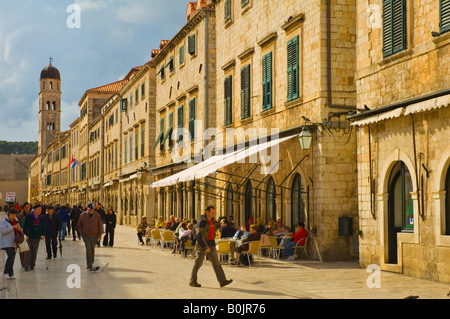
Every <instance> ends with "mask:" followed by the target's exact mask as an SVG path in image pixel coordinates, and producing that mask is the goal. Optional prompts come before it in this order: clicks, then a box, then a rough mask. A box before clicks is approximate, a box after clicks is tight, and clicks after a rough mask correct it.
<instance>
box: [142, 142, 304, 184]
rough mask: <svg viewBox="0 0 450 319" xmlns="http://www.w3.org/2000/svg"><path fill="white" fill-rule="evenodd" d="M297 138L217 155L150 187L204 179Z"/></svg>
mask: <svg viewBox="0 0 450 319" xmlns="http://www.w3.org/2000/svg"><path fill="white" fill-rule="evenodd" d="M297 136H298V134H296V135H292V136H289V137H285V138H281V139H277V140H274V141H270V142H265V143H262V144H257V145H253V146H250V147H248V148H246V149H241V150H238V151H234V152H231V153H225V154H223V155H215V156H213V157H210V158H209V159H207V160H205V161H203V162H201V163H199V164H197V165H195V166H193V167H190V168H188V169H186V170H184V171H181V172H179V173H176V174H174V175H172V176H169V177H167V178H164V179H162V180H160V181H157V182H154V183H153V184H151V185H150V187H152V188H157V187H165V186H170V185H174V184H176V183H181V182H188V181H193V180H196V179H201V178H204V177H206V176H208V175H211V174H214V173H215V172H217V170H219V169H221V168H223V167H225V166H228V165H230V164H233V163H237V162H238V163H240V162H242V161H244V160H245V159H246V158H248V157H250V156H252V155H256V154H258V153H259V152H262V151H265V150H267V149H269V148H271V147H274V146H277V145H278V144H280V143H283V142H285V141H287V140H289V139H291V138H294V137H297Z"/></svg>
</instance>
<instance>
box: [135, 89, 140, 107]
mask: <svg viewBox="0 0 450 319" xmlns="http://www.w3.org/2000/svg"><path fill="white" fill-rule="evenodd" d="M134 93H135V95H134V102H135V103H136V104H138V102H139V89H136V91H135V92H134Z"/></svg>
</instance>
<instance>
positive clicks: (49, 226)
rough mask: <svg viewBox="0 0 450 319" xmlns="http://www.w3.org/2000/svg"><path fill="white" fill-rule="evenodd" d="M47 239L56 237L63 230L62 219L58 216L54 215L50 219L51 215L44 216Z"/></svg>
mask: <svg viewBox="0 0 450 319" xmlns="http://www.w3.org/2000/svg"><path fill="white" fill-rule="evenodd" d="M44 223H45V237H56V236H58V232H59V231H60V230H61V218H60V216H59V215H58V214H53V215H52V217H51V218H50V215H49V214H45V215H44Z"/></svg>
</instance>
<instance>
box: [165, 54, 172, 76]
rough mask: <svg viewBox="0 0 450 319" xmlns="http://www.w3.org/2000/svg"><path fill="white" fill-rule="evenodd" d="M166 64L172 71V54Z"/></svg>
mask: <svg viewBox="0 0 450 319" xmlns="http://www.w3.org/2000/svg"><path fill="white" fill-rule="evenodd" d="M166 66H168V67H169V71H170V72H173V56H171V57H170V60H169V63H168V64H167V65H166Z"/></svg>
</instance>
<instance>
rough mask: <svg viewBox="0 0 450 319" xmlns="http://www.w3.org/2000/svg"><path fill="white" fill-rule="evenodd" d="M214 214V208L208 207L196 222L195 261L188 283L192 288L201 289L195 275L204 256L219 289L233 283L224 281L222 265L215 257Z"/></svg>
mask: <svg viewBox="0 0 450 319" xmlns="http://www.w3.org/2000/svg"><path fill="white" fill-rule="evenodd" d="M215 212H216V210H215V208H214V206H208V207H207V208H206V210H205V215H203V216H202V217H201V219H200V221H199V222H198V228H197V229H196V236H197V241H196V243H195V249H196V250H197V259H196V260H195V264H194V268H193V269H192V274H191V281H190V283H189V285H190V286H192V287H201V285H200V284H199V283H198V282H197V273H198V271H199V269H200V267H201V266H202V265H203V261H204V259H205V256H208V259H209V260H210V261H211V263H212V266H213V269H214V272H215V273H216V277H217V281H218V282H219V283H220V287H225V286H226V285H229V284H231V282H232V281H233V280H232V279H230V280H227V279H226V277H225V273H224V272H223V269H222V265H221V264H220V262H219V257H218V256H217V251H216V242H215V240H214V238H215V235H216V229H215V227H214V221H213V218H214V214H215Z"/></svg>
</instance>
